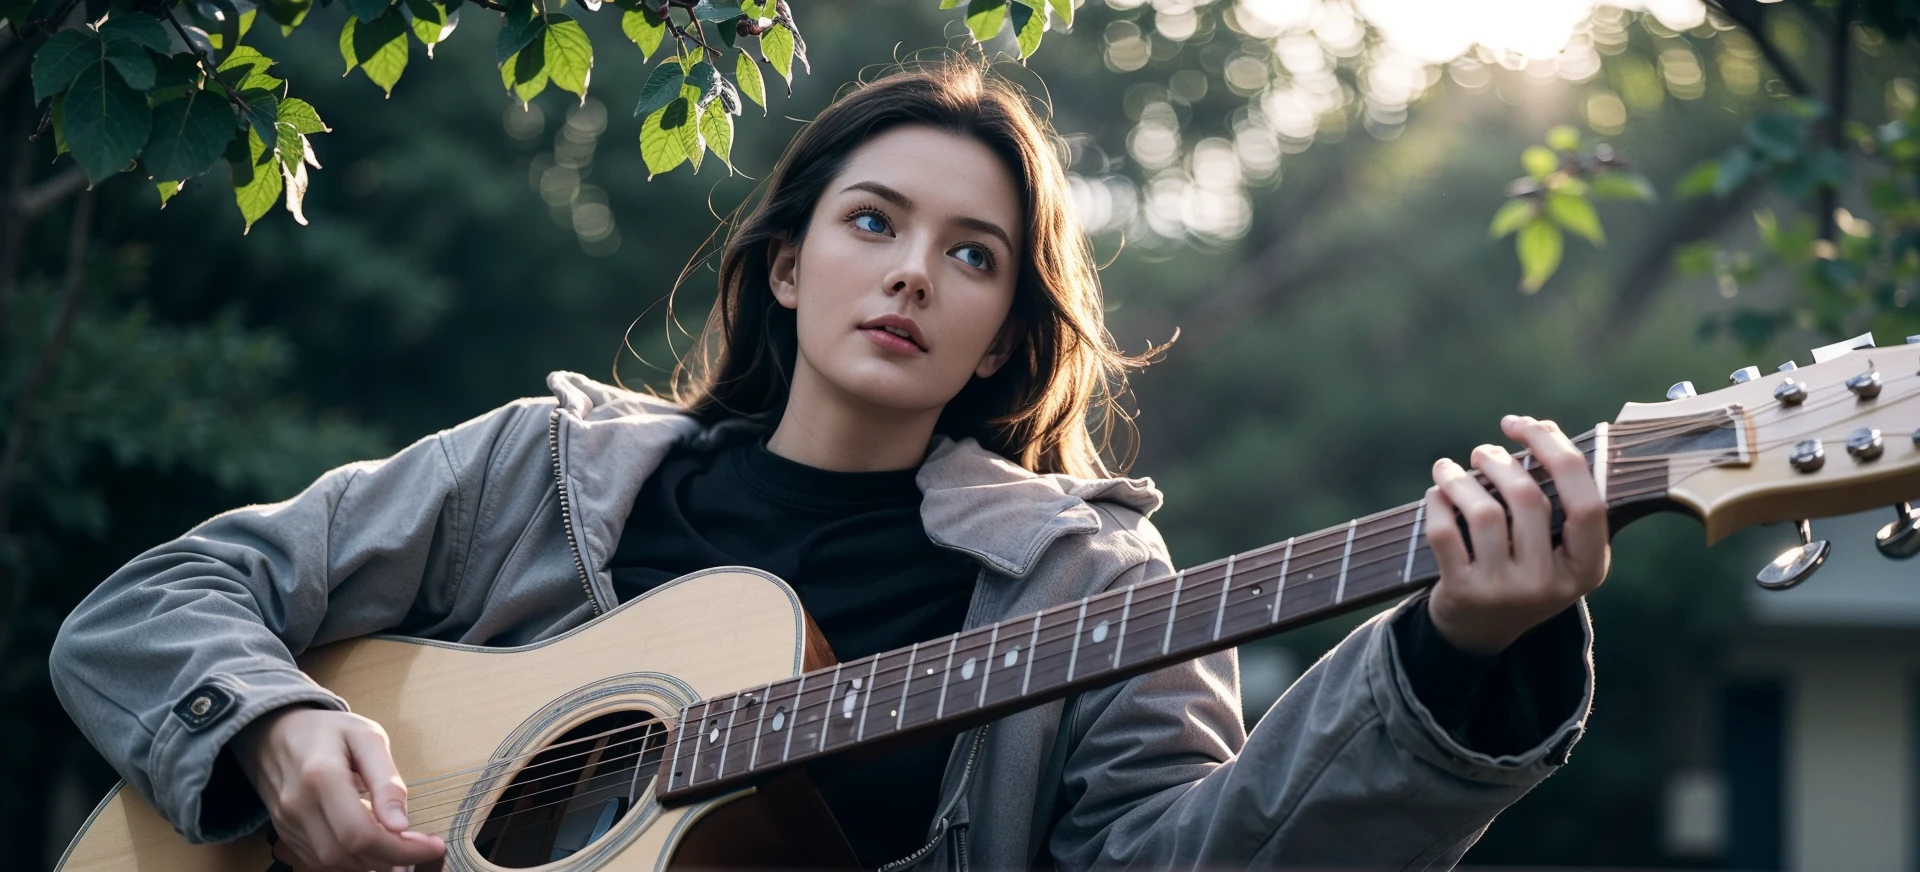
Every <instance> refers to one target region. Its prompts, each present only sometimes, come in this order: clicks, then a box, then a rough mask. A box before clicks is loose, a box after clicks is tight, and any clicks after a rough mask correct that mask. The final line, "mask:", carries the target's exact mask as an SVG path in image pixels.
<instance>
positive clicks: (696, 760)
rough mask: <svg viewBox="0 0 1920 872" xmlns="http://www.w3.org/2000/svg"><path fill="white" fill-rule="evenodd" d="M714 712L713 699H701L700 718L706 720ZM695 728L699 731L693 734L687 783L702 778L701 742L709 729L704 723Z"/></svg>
mask: <svg viewBox="0 0 1920 872" xmlns="http://www.w3.org/2000/svg"><path fill="white" fill-rule="evenodd" d="M712 712H713V701H712V700H701V701H700V720H701V721H705V720H706V719H707V715H708V714H711V713H712ZM694 729H695V730H697V731H698V732H696V733H694V734H693V762H692V763H691V764H688V766H687V783H688V784H692V783H694V782H695V781H698V780H700V743H701V741H702V740H704V739H705V738H706V736H707V730H706V726H705V725H704V724H696V725H695V726H694Z"/></svg>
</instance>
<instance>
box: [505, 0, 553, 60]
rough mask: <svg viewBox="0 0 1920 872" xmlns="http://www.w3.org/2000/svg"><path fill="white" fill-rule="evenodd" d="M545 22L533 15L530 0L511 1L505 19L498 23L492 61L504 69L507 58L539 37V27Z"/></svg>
mask: <svg viewBox="0 0 1920 872" xmlns="http://www.w3.org/2000/svg"><path fill="white" fill-rule="evenodd" d="M545 23H546V22H545V21H544V20H542V19H540V18H539V17H537V16H535V15H534V14H533V3H532V2H530V0H512V2H510V3H508V4H507V14H506V17H504V18H503V19H501V21H500V36H499V38H498V39H496V40H495V41H494V44H493V59H494V61H495V62H496V63H499V64H500V65H501V66H502V67H504V66H505V65H506V63H507V58H510V57H513V56H514V55H515V54H518V53H519V52H520V50H521V49H523V48H526V47H527V43H530V42H533V40H534V38H535V37H538V36H539V35H540V27H541V26H542V25H544V24H545Z"/></svg>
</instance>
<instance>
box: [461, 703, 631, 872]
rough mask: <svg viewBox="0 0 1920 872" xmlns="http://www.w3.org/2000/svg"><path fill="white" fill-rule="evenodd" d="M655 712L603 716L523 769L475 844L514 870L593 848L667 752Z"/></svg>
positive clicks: (558, 741)
mask: <svg viewBox="0 0 1920 872" xmlns="http://www.w3.org/2000/svg"><path fill="white" fill-rule="evenodd" d="M666 740H667V730H666V725H664V724H662V723H661V722H660V721H659V720H657V719H655V718H654V716H653V715H652V714H649V713H647V712H642V711H624V712H616V713H614V714H608V715H601V716H600V717H597V718H594V719H592V720H589V721H587V722H586V723H583V724H581V725H579V726H577V727H574V728H573V729H572V730H569V731H567V732H566V733H565V734H564V735H562V736H560V738H558V739H556V740H554V742H553V744H551V745H549V746H547V749H546V750H544V751H541V752H540V753H539V754H538V755H536V756H535V757H534V758H533V762H532V763H531V764H529V765H528V766H527V767H526V768H525V769H522V770H520V773H519V774H518V775H516V776H515V777H514V779H513V781H512V782H511V783H510V784H508V785H507V789H506V791H505V792H504V793H502V794H501V795H500V800H499V801H498V802H496V803H494V806H493V810H492V811H491V812H490V813H489V814H488V815H487V819H486V822H485V823H483V824H481V825H480V830H479V833H478V834H477V835H476V836H475V837H474V840H473V846H474V849H475V850H476V851H478V852H479V854H480V856H481V857H484V858H486V859H487V860H489V861H491V862H493V863H495V864H497V865H500V866H504V867H507V868H509V869H524V868H527V867H530V866H539V865H541V864H544V863H551V862H553V861H555V860H563V859H565V858H567V857H571V856H573V854H574V853H576V852H578V851H580V850H581V849H582V848H585V847H587V846H588V845H590V844H592V843H593V842H594V841H595V840H597V839H599V838H600V837H601V836H603V835H606V833H607V832H608V831H609V830H611V829H612V828H613V826H614V825H615V824H617V823H619V822H620V819H621V818H623V817H625V816H626V814H627V812H628V811H630V810H631V809H632V808H633V806H634V803H635V802H637V801H639V799H640V798H641V797H642V796H643V795H644V794H645V793H646V791H647V787H648V786H649V784H650V783H651V782H652V780H653V776H654V773H655V771H656V770H658V769H659V768H660V759H661V753H662V751H663V750H664V748H665V747H666Z"/></svg>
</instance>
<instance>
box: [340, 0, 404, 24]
mask: <svg viewBox="0 0 1920 872" xmlns="http://www.w3.org/2000/svg"><path fill="white" fill-rule="evenodd" d="M346 4H347V9H348V11H350V12H352V13H353V17H354V18H357V19H359V20H360V23H362V24H367V23H370V22H372V21H373V20H374V19H377V18H379V17H380V16H382V15H385V14H386V13H387V7H389V6H391V5H393V0H346Z"/></svg>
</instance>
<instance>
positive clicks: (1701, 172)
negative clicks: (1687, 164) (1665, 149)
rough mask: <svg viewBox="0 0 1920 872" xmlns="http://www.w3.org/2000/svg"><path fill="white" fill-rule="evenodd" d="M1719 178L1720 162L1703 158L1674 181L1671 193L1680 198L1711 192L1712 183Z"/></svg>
mask: <svg viewBox="0 0 1920 872" xmlns="http://www.w3.org/2000/svg"><path fill="white" fill-rule="evenodd" d="M1719 178H1720V162H1719V161H1716V160H1703V161H1701V162H1699V163H1697V164H1694V165H1693V169H1690V170H1687V173H1686V175H1683V176H1681V177H1680V181H1678V182H1676V183H1674V186H1673V195H1674V196H1676V197H1679V198H1681V199H1686V198H1688V197H1698V196H1701V195H1703V194H1711V193H1713V183H1714V182H1715V181H1717V180H1718V179H1719Z"/></svg>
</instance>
